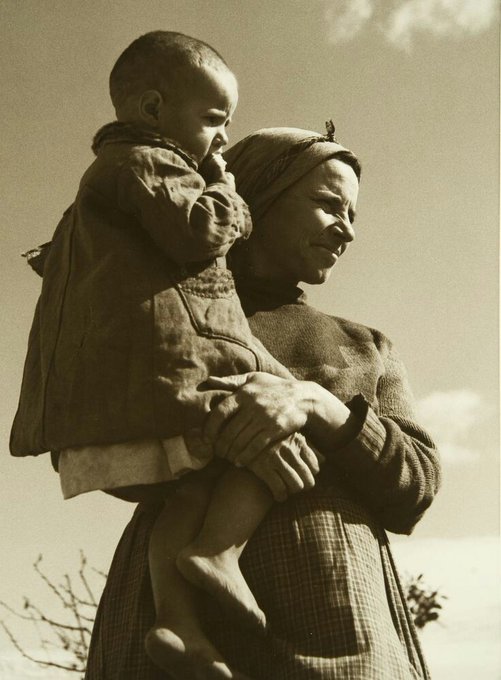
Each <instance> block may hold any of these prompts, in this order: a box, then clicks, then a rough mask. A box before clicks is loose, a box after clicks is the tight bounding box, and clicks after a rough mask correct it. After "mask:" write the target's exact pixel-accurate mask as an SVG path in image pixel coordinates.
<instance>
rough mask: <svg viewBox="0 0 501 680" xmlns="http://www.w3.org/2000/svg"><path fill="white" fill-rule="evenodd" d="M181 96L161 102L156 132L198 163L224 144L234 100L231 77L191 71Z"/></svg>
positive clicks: (225, 73)
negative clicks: (174, 143) (175, 144)
mask: <svg viewBox="0 0 501 680" xmlns="http://www.w3.org/2000/svg"><path fill="white" fill-rule="evenodd" d="M182 89H183V91H182V92H181V95H180V96H179V97H176V98H172V99H169V100H167V101H164V102H162V105H161V108H160V111H159V118H158V131H159V132H160V133H161V134H162V135H163V136H164V137H169V138H170V139H173V140H174V141H176V142H177V143H178V144H179V145H180V146H181V148H183V149H184V150H185V151H187V152H188V153H189V154H191V155H192V156H193V157H194V158H195V159H196V160H197V161H198V162H199V163H201V162H202V160H203V159H204V158H205V157H206V156H207V155H209V154H212V153H216V152H218V151H221V150H222V148H223V147H224V146H225V145H226V144H227V143H228V137H227V134H226V127H227V126H228V125H229V123H230V122H231V116H232V115H233V112H234V111H235V108H236V106H237V101H238V88H237V81H236V79H235V76H234V75H233V74H232V73H231V72H230V71H226V70H221V71H219V70H215V69H213V68H209V67H202V68H200V69H197V70H196V71H194V72H192V73H191V74H190V77H189V82H188V83H186V86H185V87H184V88H182Z"/></svg>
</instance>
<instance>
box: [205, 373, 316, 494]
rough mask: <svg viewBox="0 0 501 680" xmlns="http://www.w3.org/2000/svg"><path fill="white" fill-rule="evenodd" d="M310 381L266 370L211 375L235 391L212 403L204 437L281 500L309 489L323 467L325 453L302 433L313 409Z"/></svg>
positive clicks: (213, 380) (211, 383)
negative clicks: (270, 372) (322, 457)
mask: <svg viewBox="0 0 501 680" xmlns="http://www.w3.org/2000/svg"><path fill="white" fill-rule="evenodd" d="M307 385H308V383H305V382H303V381H299V380H293V379H284V378H279V377H277V376H274V375H271V374H269V373H263V372H253V373H245V374H242V375H236V376H228V377H224V378H219V377H212V376H211V377H210V378H209V380H208V386H210V387H211V388H214V389H224V390H227V391H231V393H230V394H229V395H228V396H227V397H226V398H224V399H223V400H222V401H220V402H219V403H218V404H217V405H215V406H214V407H213V408H212V409H211V411H210V413H209V415H208V417H207V419H206V422H205V427H204V436H205V438H206V439H207V440H208V441H210V442H211V443H212V445H213V447H214V452H215V454H216V455H217V456H219V457H220V458H224V459H226V460H228V461H229V462H232V463H233V464H234V465H236V466H237V467H247V468H249V469H250V470H251V471H252V472H253V473H254V474H255V475H257V476H258V477H259V478H260V479H261V480H262V481H263V482H264V483H265V484H266V485H267V486H268V488H269V489H270V491H271V493H272V495H273V497H274V498H275V500H277V501H283V500H285V499H286V498H287V497H288V496H289V495H291V494H292V493H297V492H298V491H302V490H306V489H311V488H312V487H313V486H314V485H315V475H316V474H317V473H318V471H319V458H321V455H320V454H319V453H318V452H316V451H314V450H313V449H312V448H311V447H310V446H309V445H308V444H307V443H306V440H305V439H304V437H303V435H302V434H300V431H301V430H302V429H303V428H305V427H306V425H307V423H308V417H309V415H310V413H311V409H312V400H311V398H310V395H309V393H308V389H307Z"/></svg>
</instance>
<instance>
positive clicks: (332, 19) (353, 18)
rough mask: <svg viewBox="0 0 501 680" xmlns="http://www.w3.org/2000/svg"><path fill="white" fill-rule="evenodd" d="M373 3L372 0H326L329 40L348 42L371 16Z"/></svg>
mask: <svg viewBox="0 0 501 680" xmlns="http://www.w3.org/2000/svg"><path fill="white" fill-rule="evenodd" d="M373 4H374V3H373V0H326V1H325V18H326V20H327V25H328V27H329V40H330V42H333V43H340V42H348V41H349V40H351V39H352V38H353V37H355V36H356V35H357V33H359V32H360V31H361V30H362V28H363V27H364V26H365V24H366V23H367V22H368V20H369V19H370V18H371V16H372V13H373V11H374V7H373Z"/></svg>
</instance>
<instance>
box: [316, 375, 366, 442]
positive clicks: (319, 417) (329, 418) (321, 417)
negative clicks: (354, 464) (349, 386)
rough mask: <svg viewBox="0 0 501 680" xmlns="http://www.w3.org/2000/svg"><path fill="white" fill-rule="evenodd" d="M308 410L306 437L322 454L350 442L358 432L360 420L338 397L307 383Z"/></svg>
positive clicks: (320, 387)
mask: <svg viewBox="0 0 501 680" xmlns="http://www.w3.org/2000/svg"><path fill="white" fill-rule="evenodd" d="M309 392H310V410H309V414H308V424H307V426H306V435H307V436H308V437H310V438H311V440H312V442H314V443H315V444H316V446H318V447H319V448H320V449H321V450H322V452H324V453H328V452H329V451H330V450H331V449H332V448H339V447H341V446H344V445H345V444H347V443H348V442H350V441H351V440H352V439H353V438H354V437H355V436H356V435H357V434H358V432H359V430H360V425H361V423H360V419H359V418H358V417H357V416H356V415H355V414H354V413H353V412H352V411H351V410H350V409H349V408H348V407H347V406H346V404H344V403H343V402H342V401H341V400H340V399H338V397H336V396H335V395H334V394H332V393H331V392H329V391H328V390H326V389H325V388H324V387H322V386H321V385H319V384H318V383H315V382H309Z"/></svg>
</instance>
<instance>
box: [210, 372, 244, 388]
mask: <svg viewBox="0 0 501 680" xmlns="http://www.w3.org/2000/svg"><path fill="white" fill-rule="evenodd" d="M252 375H253V373H240V374H238V375H226V376H223V377H220V376H217V375H210V376H209V377H208V378H207V380H206V384H207V386H208V387H210V388H211V389H213V390H216V389H219V390H231V391H234V390H237V389H238V388H239V387H242V385H245V383H246V382H247V381H248V380H249V378H250V377H251V376H252Z"/></svg>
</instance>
